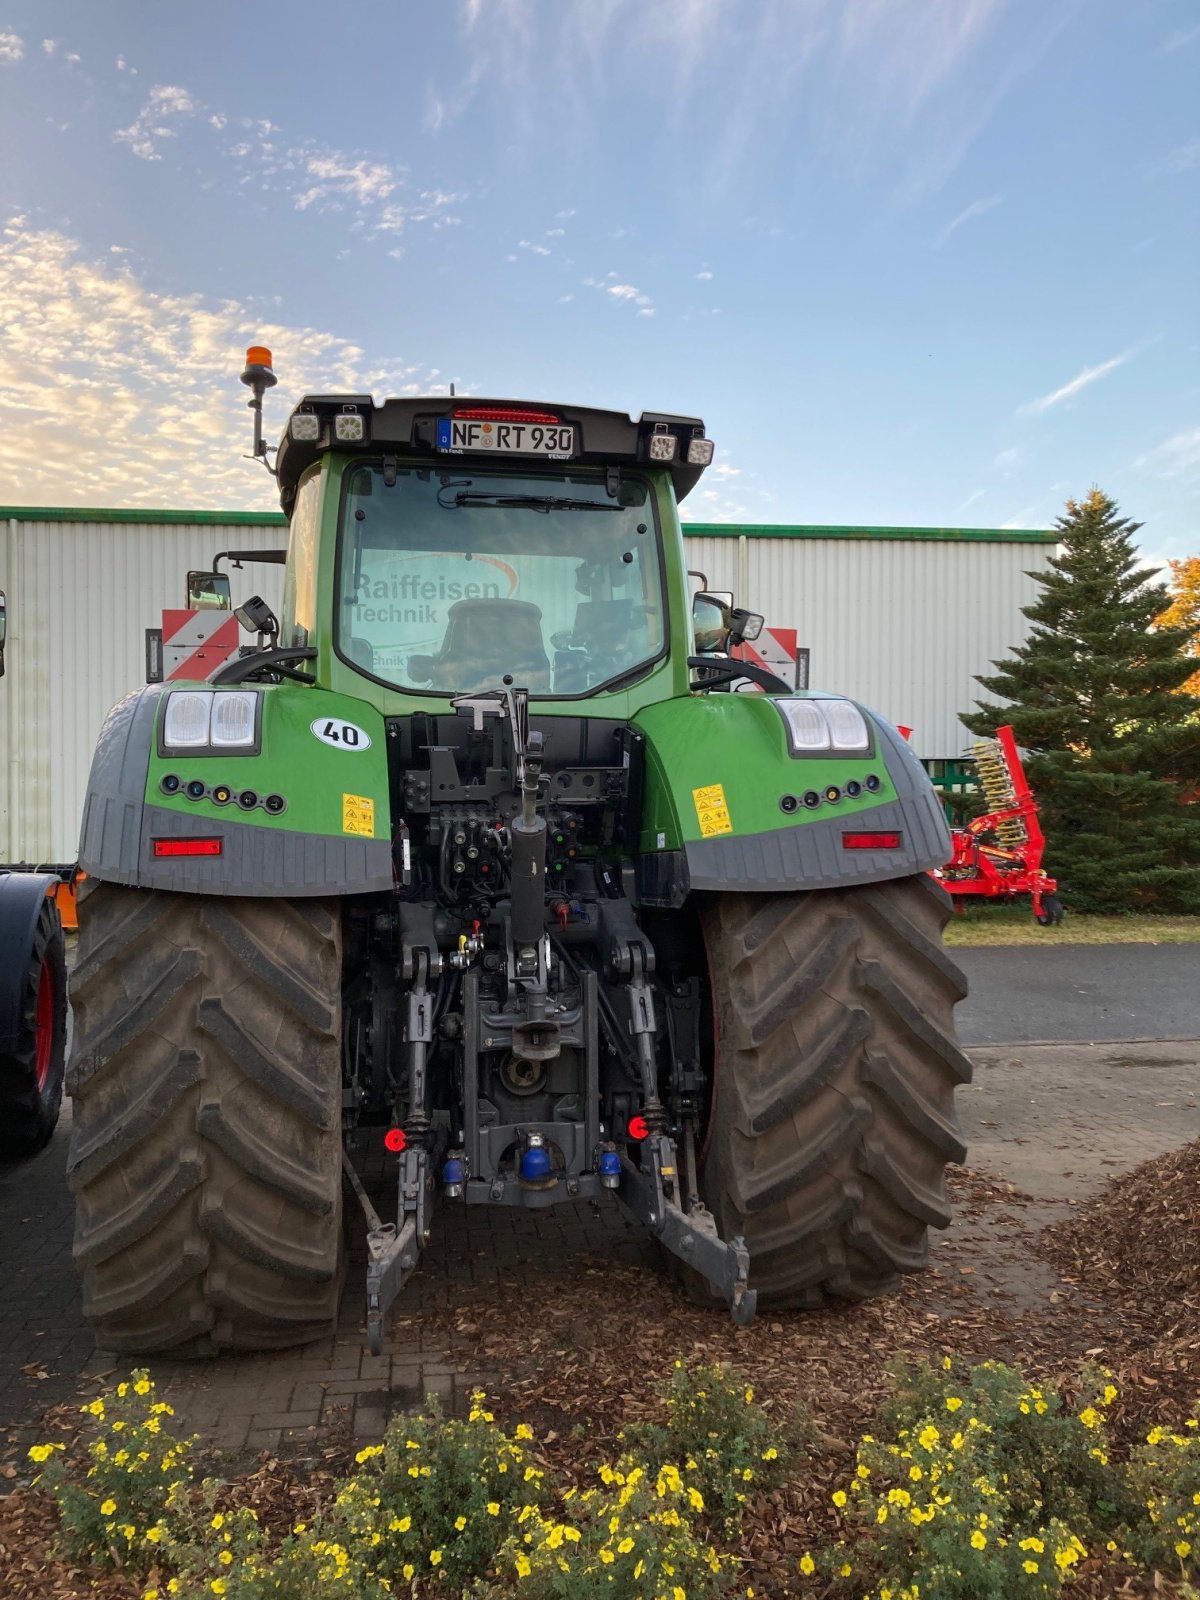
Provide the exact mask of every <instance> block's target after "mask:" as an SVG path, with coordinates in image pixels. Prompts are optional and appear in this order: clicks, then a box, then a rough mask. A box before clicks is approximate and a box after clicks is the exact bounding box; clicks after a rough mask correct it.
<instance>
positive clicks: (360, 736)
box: [311, 717, 371, 750]
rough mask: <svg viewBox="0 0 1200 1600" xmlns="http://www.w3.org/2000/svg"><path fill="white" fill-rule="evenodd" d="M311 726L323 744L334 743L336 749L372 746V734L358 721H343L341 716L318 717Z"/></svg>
mask: <svg viewBox="0 0 1200 1600" xmlns="http://www.w3.org/2000/svg"><path fill="white" fill-rule="evenodd" d="M311 727H312V731H313V734H314V736H315V737H316V738H318V739H320V741H321V743H322V744H328V745H332V746H333V748H334V749H335V750H369V749H370V748H371V735H370V734H369V733H368V732H367V731H366V729H365V728H360V727H359V726H358V724H357V722H343V721H342V719H341V718H340V717H318V718H317V720H316V721H315V722H314V723H312V724H311Z"/></svg>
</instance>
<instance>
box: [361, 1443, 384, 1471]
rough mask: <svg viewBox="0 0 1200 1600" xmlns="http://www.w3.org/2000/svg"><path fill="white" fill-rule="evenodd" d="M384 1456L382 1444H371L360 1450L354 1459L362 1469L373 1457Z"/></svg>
mask: <svg viewBox="0 0 1200 1600" xmlns="http://www.w3.org/2000/svg"><path fill="white" fill-rule="evenodd" d="M382 1454H383V1446H382V1445H381V1444H369V1445H367V1446H366V1448H365V1449H363V1450H360V1451H359V1452H358V1454H357V1455H356V1456H355V1458H354V1459H355V1461H357V1462H358V1464H359V1466H360V1467H361V1466H362V1465H363V1463H364V1462H365V1461H370V1460H372V1459H373V1457H375V1456H381V1455H382Z"/></svg>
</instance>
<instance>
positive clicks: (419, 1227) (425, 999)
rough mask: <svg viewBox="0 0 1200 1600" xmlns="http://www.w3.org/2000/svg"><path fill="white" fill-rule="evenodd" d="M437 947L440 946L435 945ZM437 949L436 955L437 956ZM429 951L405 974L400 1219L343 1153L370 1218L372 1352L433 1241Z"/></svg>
mask: <svg viewBox="0 0 1200 1600" xmlns="http://www.w3.org/2000/svg"><path fill="white" fill-rule="evenodd" d="M434 950H435V952H436V945H435V946H434ZM437 959H438V958H437V956H436V953H435V956H434V960H437ZM430 967H431V962H430V953H429V951H428V950H427V949H413V950H406V951H405V960H404V976H405V977H406V978H408V980H409V988H408V1015H407V1019H406V1026H405V1034H404V1037H405V1044H406V1046H407V1051H408V1115H407V1117H406V1118H405V1122H404V1133H405V1145H404V1149H403V1150H402V1151H401V1152H400V1175H399V1193H398V1204H397V1221H396V1222H394V1223H392V1222H383V1221H382V1220H381V1219H380V1217H379V1215H378V1213H377V1212H376V1211H375V1208H374V1207H373V1206H372V1205H371V1202H370V1201H369V1200H368V1198H367V1195H366V1193H365V1191H364V1189H363V1186H362V1183H361V1182H360V1181H359V1178H358V1174H357V1173H355V1172H354V1170H353V1168H352V1167H351V1166H350V1164H349V1161H348V1160H346V1159H345V1158H343V1160H344V1163H345V1166H346V1170H347V1173H348V1175H349V1178H350V1182H351V1185H352V1186H353V1188H354V1190H355V1192H356V1194H357V1195H358V1199H359V1203H360V1204H361V1206H362V1208H363V1213H364V1215H365V1216H366V1219H367V1284H366V1289H367V1344H368V1346H369V1348H370V1351H371V1354H372V1355H376V1356H377V1355H379V1354H381V1352H382V1350H383V1330H384V1324H385V1321H386V1318H387V1314H388V1311H389V1309H390V1308H391V1305H392V1302H393V1301H394V1300H395V1298H396V1296H397V1295H398V1294H399V1293H400V1291H401V1289H403V1287H404V1285H405V1283H406V1282H407V1281H408V1279H409V1277H410V1276H411V1275H412V1273H413V1271H414V1270H415V1268H416V1265H417V1262H418V1261H419V1260H420V1256H421V1251H422V1249H423V1248H424V1246H425V1245H426V1244H427V1243H428V1242H429V1227H430V1211H431V1207H432V1201H433V1176H432V1152H431V1150H430V1148H429V1144H430V1121H429V1112H428V1105H427V1099H428V1089H427V1080H426V1071H425V1069H426V1063H427V1059H428V1055H429V1047H430V1045H431V1044H432V1043H433V999H432V996H431V995H430V992H429V975H430Z"/></svg>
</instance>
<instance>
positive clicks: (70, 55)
mask: <svg viewBox="0 0 1200 1600" xmlns="http://www.w3.org/2000/svg"><path fill="white" fill-rule="evenodd" d="M82 59H83V58H82V57H81V56H80V54H79V52H78V51H77V50H68V51H67V65H68V66H69V67H77V66H78V65H79V63H80V61H81V60H82Z"/></svg>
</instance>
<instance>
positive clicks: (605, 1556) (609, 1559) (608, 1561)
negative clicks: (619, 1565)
mask: <svg viewBox="0 0 1200 1600" xmlns="http://www.w3.org/2000/svg"><path fill="white" fill-rule="evenodd" d="M600 1559H601V1561H603V1563H604V1565H605V1566H606V1567H611V1566H612V1564H613V1562H614V1561H615V1560H616V1559H617V1558H616V1556H614V1555H613V1553H612V1551H611V1550H610V1549H609V1548H608V1546H607V1545H605V1547H604V1549H603V1550H601V1552H600Z"/></svg>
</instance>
